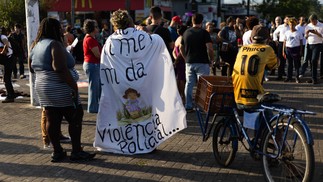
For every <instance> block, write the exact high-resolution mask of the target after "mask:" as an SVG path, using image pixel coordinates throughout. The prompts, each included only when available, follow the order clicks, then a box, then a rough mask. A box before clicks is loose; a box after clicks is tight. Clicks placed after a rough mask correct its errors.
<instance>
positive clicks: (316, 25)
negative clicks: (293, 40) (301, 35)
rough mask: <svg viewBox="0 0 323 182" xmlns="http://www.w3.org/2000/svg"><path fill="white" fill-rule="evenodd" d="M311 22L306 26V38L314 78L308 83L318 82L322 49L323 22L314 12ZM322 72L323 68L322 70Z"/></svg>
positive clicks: (310, 18)
mask: <svg viewBox="0 0 323 182" xmlns="http://www.w3.org/2000/svg"><path fill="white" fill-rule="evenodd" d="M309 20H310V23H309V24H308V25H307V26H306V27H305V38H306V41H307V56H308V58H309V59H310V61H311V63H312V79H311V80H308V81H307V83H312V84H317V83H318V82H317V65H318V59H319V56H320V52H321V50H322V46H323V45H322V35H323V24H322V23H320V22H319V21H318V19H317V15H315V14H313V15H311V16H310V17H309ZM321 72H322V70H321Z"/></svg>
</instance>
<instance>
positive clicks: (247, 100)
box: [232, 25, 279, 109]
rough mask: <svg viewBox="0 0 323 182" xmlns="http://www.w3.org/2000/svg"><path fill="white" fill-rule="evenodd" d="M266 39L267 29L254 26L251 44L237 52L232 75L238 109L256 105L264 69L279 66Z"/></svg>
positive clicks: (260, 91) (262, 90)
mask: <svg viewBox="0 0 323 182" xmlns="http://www.w3.org/2000/svg"><path fill="white" fill-rule="evenodd" d="M268 38H269V31H268V30H267V28H266V27H263V26H261V25H256V26H254V27H253V29H252V32H251V39H252V44H249V45H246V46H242V47H241V48H240V50H239V53H238V55H237V59H236V62H235V64H234V68H233V73H232V80H233V87H234V97H235V101H236V103H237V107H238V109H249V108H254V107H256V106H257V105H258V100H257V95H258V94H263V93H264V88H263V86H262V80H263V76H264V71H265V68H268V69H273V68H276V67H278V65H279V62H278V59H277V57H276V54H275V52H274V50H273V49H272V48H271V47H270V46H269V45H267V44H266V43H267V40H268Z"/></svg>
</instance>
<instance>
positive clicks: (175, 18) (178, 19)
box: [172, 16, 182, 24]
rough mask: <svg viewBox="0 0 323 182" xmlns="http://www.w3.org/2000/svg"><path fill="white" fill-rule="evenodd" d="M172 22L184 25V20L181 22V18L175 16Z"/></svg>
mask: <svg viewBox="0 0 323 182" xmlns="http://www.w3.org/2000/svg"><path fill="white" fill-rule="evenodd" d="M172 21H174V22H177V23H180V24H181V23H182V20H181V18H180V17H179V16H174V17H173V18H172Z"/></svg>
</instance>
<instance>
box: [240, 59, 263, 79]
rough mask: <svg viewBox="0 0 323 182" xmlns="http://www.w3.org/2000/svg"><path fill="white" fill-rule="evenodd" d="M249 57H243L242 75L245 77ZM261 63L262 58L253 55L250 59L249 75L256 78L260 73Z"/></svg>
mask: <svg viewBox="0 0 323 182" xmlns="http://www.w3.org/2000/svg"><path fill="white" fill-rule="evenodd" d="M247 57H248V56H247V55H242V57H241V60H242V61H241V69H240V74H241V75H244V74H245V67H246V61H247ZM259 62H260V57H259V56H258V55H252V56H251V57H250V58H249V59H248V63H247V65H248V74H249V75H250V76H255V75H257V73H258V66H259Z"/></svg>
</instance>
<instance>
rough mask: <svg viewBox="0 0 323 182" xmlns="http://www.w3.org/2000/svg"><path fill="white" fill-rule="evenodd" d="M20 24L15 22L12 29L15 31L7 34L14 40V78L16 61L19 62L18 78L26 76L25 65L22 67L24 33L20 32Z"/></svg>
mask: <svg viewBox="0 0 323 182" xmlns="http://www.w3.org/2000/svg"><path fill="white" fill-rule="evenodd" d="M21 28H22V27H21V25H20V24H15V26H14V29H15V31H14V32H13V33H11V34H10V35H9V37H12V39H13V40H14V41H15V42H16V43H15V44H16V45H17V49H15V50H14V55H13V56H14V58H13V59H14V65H13V74H14V78H17V67H16V62H18V64H19V74H20V79H23V78H26V76H25V67H24V60H25V51H24V47H25V35H24V34H22V32H21Z"/></svg>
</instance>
